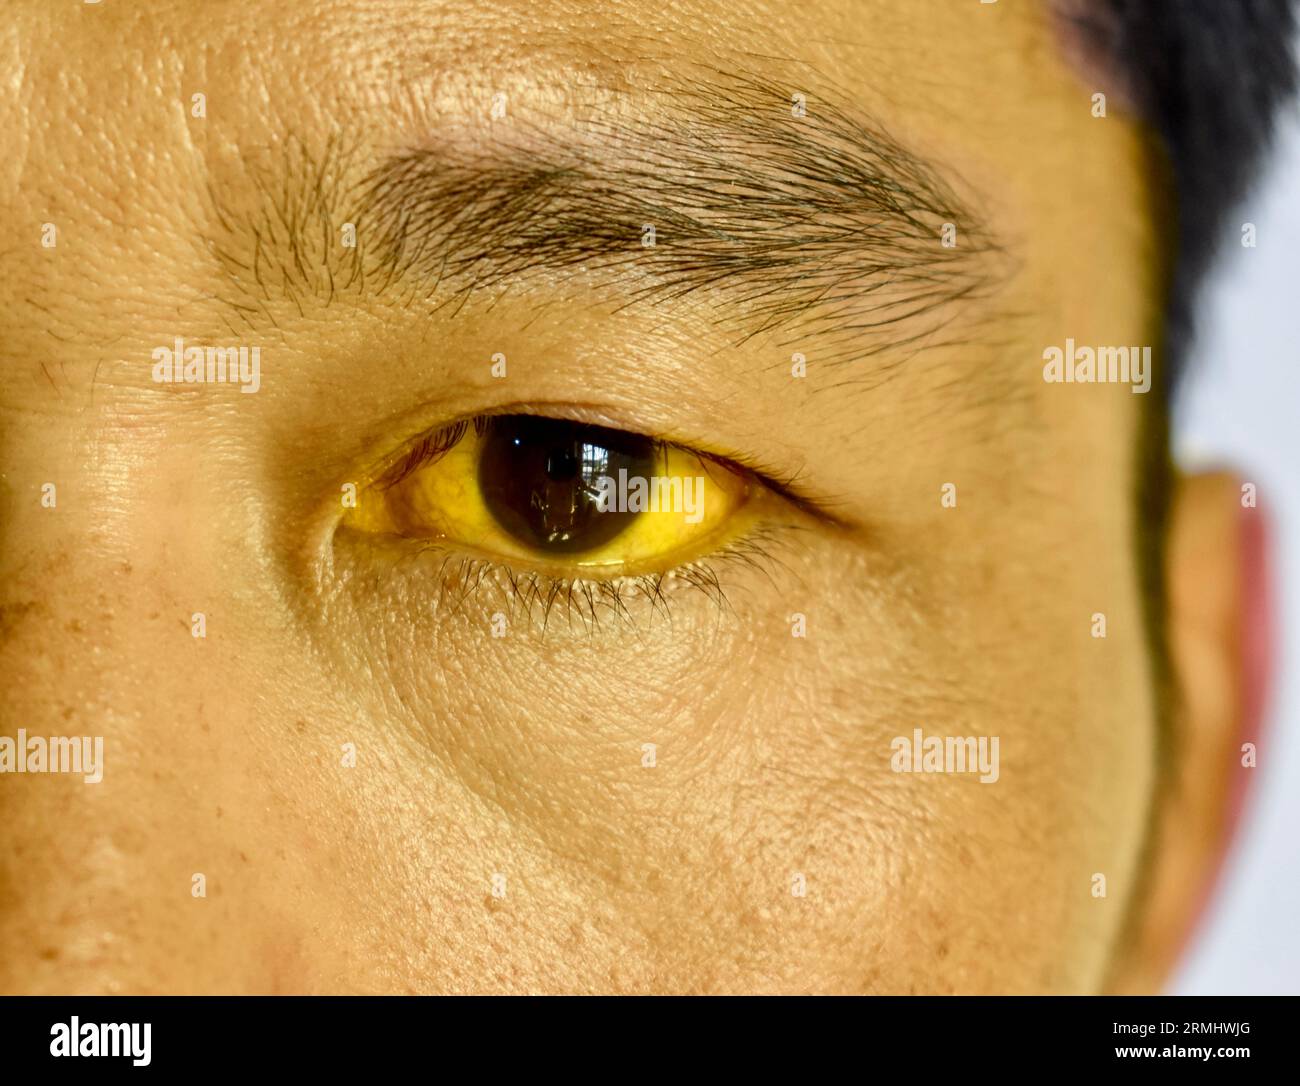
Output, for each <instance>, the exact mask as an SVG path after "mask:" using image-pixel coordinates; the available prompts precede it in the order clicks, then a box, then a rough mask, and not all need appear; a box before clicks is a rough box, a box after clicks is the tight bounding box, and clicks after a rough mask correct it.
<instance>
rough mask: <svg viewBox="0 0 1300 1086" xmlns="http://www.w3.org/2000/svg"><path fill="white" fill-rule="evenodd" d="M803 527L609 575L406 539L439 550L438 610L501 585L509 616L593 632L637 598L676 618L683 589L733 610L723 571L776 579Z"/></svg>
mask: <svg viewBox="0 0 1300 1086" xmlns="http://www.w3.org/2000/svg"><path fill="white" fill-rule="evenodd" d="M490 420H491V416H490V415H478V416H475V417H473V418H466V419H461V420H459V421H457V422H454V423H451V424H449V425H447V426H443V427H441V428H440V429H438V430H435V431H432V432H430V433H429V434H426V435H425V436H424V437H423V438H421V439H419V440H418V441H416V442H415V444H414V445H413V446H411V448H410V449H409V450H408V451H406V452H405V453H403V454H401V455H399V456H398V457H397V458H396V459H395V460H394V461H393V462H392V464H391V465H390V466H389V467H388V468H387V469H386V470H384V471H383V472H382V473H381V474H380V475H379V476H378V478H377V480H376V485H377V486H379V487H380V488H381V489H388V488H391V487H394V486H396V485H398V484H399V483H401V482H402V481H403V480H404V479H406V478H407V477H409V476H410V475H412V474H414V473H415V472H416V471H418V470H419V469H420V468H423V467H427V466H428V465H430V464H433V463H435V462H436V461H437V460H439V459H440V458H441V457H443V456H445V455H446V454H447V453H449V452H450V451H451V450H452V449H454V448H455V447H456V446H457V445H458V444H459V443H460V442H461V441H462V440H464V438H465V437H466V436H467V435H468V434H469V430H470V427H471V426H472V427H473V428H474V431H475V433H477V434H479V435H480V436H481V435H482V434H483V433H484V432H485V430H486V428H487V425H488V423H489V422H490ZM657 445H658V448H659V449H661V450H662V449H667V448H669V447H673V446H674V443H672V442H667V441H660V442H658V443H657ZM676 447H678V448H682V449H684V450H686V451H688V452H690V453H691V454H693V455H695V456H698V457H700V458H701V459H703V460H705V461H709V462H712V463H714V464H716V465H718V466H719V467H721V468H723V469H725V470H729V471H740V472H744V473H746V474H748V475H750V476H751V477H753V478H754V479H755V480H756V481H757V482H758V483H759V484H760V485H761V486H763V487H764V488H765V489H767V490H770V491H772V492H773V493H775V494H777V495H779V496H781V497H782V498H784V499H785V500H787V501H790V502H791V503H792V504H794V505H795V506H796V507H798V508H801V509H804V510H805V511H809V512H811V513H812V514H813V515H814V516H816V517H819V518H823V519H830V518H829V516H828V514H827V513H826V512H825V510H824V509H822V508H820V507H819V506H817V505H816V504H815V503H814V502H813V501H812V500H811V499H809V498H806V497H804V496H802V495H799V494H796V493H794V492H792V491H791V490H790V489H789V486H790V484H791V483H792V482H793V480H786V481H782V480H779V479H775V478H773V477H772V476H771V475H768V474H765V473H763V472H761V471H759V470H756V469H755V468H752V467H747V466H744V465H742V464H739V463H737V462H736V461H733V460H730V459H727V458H725V457H719V456H712V455H710V454H708V453H703V452H700V451H699V450H696V449H694V448H691V447H690V446H685V445H679V446H676ZM800 530H801V529H800V528H799V527H798V526H796V525H793V524H783V525H779V526H778V525H771V524H768V525H760V526H758V527H756V528H754V529H753V530H751V531H750V532H748V533H747V534H746V535H744V536H742V537H740V538H738V539H735V540H733V541H731V542H730V543H728V544H727V545H726V546H724V547H722V548H720V549H719V550H717V551H715V552H714V553H713V554H710V555H708V556H706V557H703V558H698V559H695V560H693V561H691V562H687V563H685V564H683V565H680V566H677V567H675V568H673V569H670V570H666V571H664V572H662V573H652V574H637V575H631V576H625V577H617V578H612V579H611V578H600V579H597V578H586V577H565V576H557V575H554V574H550V573H541V572H538V571H536V570H520V569H516V568H514V567H513V566H510V565H508V564H506V563H504V562H499V561H493V560H491V559H486V558H478V557H472V556H469V555H464V554H460V553H458V552H456V551H454V550H452V549H450V548H448V547H446V546H443V545H442V544H440V543H437V542H433V541H425V542H420V543H415V542H414V541H407V545H408V546H409V545H413V546H415V547H417V548H418V549H417V551H416V557H417V559H419V560H421V561H436V560H437V558H438V556H441V562H440V563H439V564H438V566H437V570H436V572H435V574H434V577H435V579H436V580H438V581H439V582H440V585H439V591H438V599H437V608H438V610H439V611H443V610H444V609H446V608H448V604H449V601H450V613H452V614H455V613H456V612H458V611H460V610H461V609H462V608H463V607H465V605H466V604H467V603H469V602H470V601H471V600H472V599H473V598H475V597H476V596H478V595H479V594H480V592H482V591H484V590H488V589H491V588H496V589H497V590H498V591H500V592H501V593H502V595H503V597H504V598H505V600H506V602H507V604H508V606H509V610H510V614H509V615H508V618H513V617H514V614H515V611H516V609H517V608H521V609H522V610H523V613H524V617H525V619H526V620H527V621H529V622H530V623H531V622H532V621H533V619H534V615H535V613H537V612H538V609H539V608H540V613H539V614H538V617H539V618H540V622H541V628H542V630H543V632H544V631H545V630H546V628H547V626H548V625H549V623H550V620H551V617H552V615H553V614H555V613H556V612H557V609H560V610H562V613H563V614H564V616H565V619H566V621H567V623H568V625H569V626H570V627H572V626H573V624H574V621H575V619H576V620H577V621H578V622H580V623H581V624H582V626H583V627H584V628H585V629H587V631H588V632H589V633H593V634H594V633H595V632H596V631H597V630H598V629H599V628H600V622H601V619H602V617H604V616H605V615H610V616H613V617H615V618H617V619H619V620H621V621H623V622H629V623H631V624H633V625H635V622H634V620H633V617H632V608H633V607H634V606H636V605H637V604H638V603H645V604H648V605H649V608H650V614H651V616H652V617H653V616H655V615H660V616H662V617H663V618H665V619H666V620H669V621H671V612H672V606H673V603H672V601H673V596H674V595H675V594H676V590H677V589H679V588H681V589H687V588H689V589H694V590H696V591H699V592H702V593H703V594H704V596H705V598H706V599H707V600H708V601H709V602H710V603H712V604H713V605H714V606H715V607H716V609H717V610H718V612H719V613H727V612H731V611H732V607H731V601H730V599H729V598H728V595H727V591H726V589H725V588H724V587H723V583H722V576H723V574H724V573H725V572H726V571H727V570H728V569H729V568H743V569H749V570H754V571H758V572H761V573H762V574H764V575H765V576H766V577H768V579H769V580H771V579H772V574H773V572H774V570H776V569H778V568H780V569H783V570H785V571H787V572H788V571H789V567H788V566H787V565H786V564H785V562H784V560H783V559H782V558H781V556H780V553H779V552H780V550H781V549H782V548H783V547H787V546H789V545H790V544H792V543H793V542H794V540H795V538H796V536H797V533H798V532H799V531H800ZM453 563H454V565H453Z"/></svg>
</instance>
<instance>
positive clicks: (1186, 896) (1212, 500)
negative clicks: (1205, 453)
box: [1111, 473, 1272, 993]
mask: <svg viewBox="0 0 1300 1086" xmlns="http://www.w3.org/2000/svg"><path fill="white" fill-rule="evenodd" d="M1247 486H1248V484H1245V483H1244V482H1243V481H1242V480H1240V479H1239V478H1237V477H1236V476H1234V475H1229V474H1226V473H1216V474H1208V475H1194V476H1181V477H1179V479H1178V481H1177V485H1176V493H1175V496H1174V501H1173V507H1172V510H1171V521H1170V533H1169V540H1168V546H1167V551H1166V579H1167V587H1168V601H1167V602H1168V619H1167V642H1168V648H1169V653H1170V663H1171V665H1172V672H1173V675H1172V680H1173V691H1172V694H1173V704H1172V705H1171V706H1170V710H1169V711H1170V725H1171V727H1172V729H1173V733H1174V735H1173V741H1172V743H1171V744H1170V746H1171V751H1170V758H1169V764H1167V765H1165V766H1163V767H1162V773H1161V777H1162V782H1161V792H1160V795H1159V796H1158V797H1157V808H1156V825H1155V830H1154V837H1153V841H1152V848H1151V850H1150V859H1149V861H1148V862H1149V863H1151V864H1153V865H1154V870H1152V871H1151V872H1149V876H1150V879H1151V881H1150V883H1149V884H1148V891H1147V896H1146V900H1145V901H1142V902H1138V903H1136V905H1135V909H1136V910H1137V911H1138V914H1139V916H1138V920H1137V926H1136V932H1135V938H1134V942H1133V944H1132V945H1131V946H1130V947H1129V948H1128V950H1127V952H1126V953H1125V954H1124V955H1123V959H1122V960H1120V961H1117V962H1116V965H1115V974H1114V976H1113V977H1112V983H1111V988H1112V990H1114V991H1119V992H1125V993H1136V992H1155V991H1159V990H1160V988H1161V987H1162V986H1163V984H1164V983H1165V981H1166V980H1167V979H1168V977H1169V974H1170V972H1171V971H1172V969H1173V967H1174V966H1175V965H1176V964H1177V961H1178V957H1179V954H1180V952H1181V951H1182V950H1183V949H1184V948H1185V946H1186V944H1187V942H1188V940H1189V938H1190V936H1191V935H1192V934H1193V933H1194V931H1195V929H1196V925H1197V922H1198V921H1199V920H1200V919H1201V917H1202V916H1203V914H1204V912H1205V910H1206V905H1207V903H1208V901H1209V899H1210V896H1211V891H1212V890H1213V889H1214V884H1215V881H1216V877H1217V875H1218V873H1219V869H1220V868H1221V867H1222V864H1223V859H1224V856H1225V854H1226V852H1227V849H1228V846H1229V844H1230V843H1231V839H1232V834H1233V830H1234V828H1235V825H1236V822H1237V816H1238V814H1239V813H1240V810H1241V806H1242V802H1243V799H1244V797H1245V794H1246V791H1247V788H1248V786H1249V782H1250V780H1251V778H1252V777H1253V775H1254V774H1255V772H1256V770H1255V769H1254V768H1253V766H1254V760H1255V759H1254V752H1255V750H1256V748H1257V747H1258V744H1259V738H1260V737H1259V734H1258V732H1259V727H1260V724H1261V722H1262V718H1263V705H1264V694H1265V691H1266V688H1267V684H1268V664H1269V657H1270V650H1271V641H1272V635H1271V626H1270V621H1269V608H1268V601H1269V594H1270V588H1271V585H1270V584H1269V578H1268V570H1267V532H1266V529H1265V522H1264V519H1263V515H1262V514H1261V512H1260V510H1259V509H1258V508H1256V507H1255V506H1254V502H1253V498H1254V494H1253V487H1252V488H1250V489H1249V490H1247V489H1246V487H1247ZM1246 744H1250V746H1249V747H1247V746H1246Z"/></svg>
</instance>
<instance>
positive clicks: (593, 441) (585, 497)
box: [478, 415, 655, 554]
mask: <svg viewBox="0 0 1300 1086" xmlns="http://www.w3.org/2000/svg"><path fill="white" fill-rule="evenodd" d="M654 453H655V443H654V440H653V439H652V438H648V437H645V436H643V435H641V434H629V433H627V432H625V431H623V430H610V429H607V428H605V427H603V426H587V425H584V424H582V423H576V422H569V421H566V420H563V419H548V418H541V417H540V416H537V415H498V416H495V417H493V418H491V419H489V420H488V423H487V430H486V432H485V433H484V436H483V442H482V451H481V452H480V454H479V463H478V484H479V490H480V491H481V492H482V494H483V500H484V502H485V503H486V504H487V507H488V510H489V511H490V512H491V513H492V515H493V517H495V518H496V520H497V523H498V524H500V525H501V527H502V528H503V529H504V530H505V531H507V532H509V533H510V534H511V535H512V536H514V537H515V538H516V539H518V540H520V541H521V542H523V543H525V544H527V545H529V546H531V547H534V548H536V549H538V550H542V551H547V552H550V553H552V554H576V553H581V552H582V551H589V550H595V549H596V548H597V547H599V546H601V545H603V544H605V543H608V542H609V541H610V540H611V539H613V538H614V537H615V536H617V535H618V534H619V533H620V532H622V531H623V530H624V529H625V528H626V527H627V526H628V525H629V524H631V522H632V520H633V519H634V518H635V517H636V516H637V514H636V513H625V512H618V511H616V509H613V508H611V509H610V510H609V511H607V512H601V510H600V508H599V507H598V505H597V498H598V496H599V494H600V490H599V487H598V483H597V480H598V479H599V478H600V477H601V476H608V477H609V478H611V479H613V480H614V481H615V482H616V483H617V481H618V478H619V474H618V473H619V469H620V468H621V469H623V470H625V471H626V472H627V475H628V478H632V477H634V476H641V477H643V478H647V479H648V478H649V477H650V476H651V475H652V474H653V473H654Z"/></svg>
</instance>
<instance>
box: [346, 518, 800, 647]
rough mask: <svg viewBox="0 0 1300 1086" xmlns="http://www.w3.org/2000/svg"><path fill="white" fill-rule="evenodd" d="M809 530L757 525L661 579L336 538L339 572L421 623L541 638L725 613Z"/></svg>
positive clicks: (368, 537) (430, 544)
mask: <svg viewBox="0 0 1300 1086" xmlns="http://www.w3.org/2000/svg"><path fill="white" fill-rule="evenodd" d="M808 530H809V529H808V527H807V526H806V525H799V524H796V523H793V522H784V523H782V522H768V523H762V522H757V523H755V524H754V525H752V526H751V530H749V531H748V532H746V533H744V534H741V535H738V536H736V537H735V538H733V539H731V540H730V541H729V542H727V543H726V544H724V545H723V546H721V547H720V548H718V549H717V550H715V551H713V552H712V553H709V554H706V555H703V556H701V557H700V558H697V559H695V560H692V561H689V562H686V563H683V564H681V565H679V566H676V567H674V568H672V569H668V570H665V571H663V572H662V573H641V574H627V575H621V576H616V577H611V578H593V577H586V576H583V575H582V574H581V572H575V573H569V574H559V573H547V572H542V571H538V570H533V569H525V568H521V567H514V566H511V565H509V564H508V563H505V562H501V561H499V560H495V559H488V558H482V557H477V556H473V555H469V554H467V553H465V552H464V551H461V550H459V549H457V548H455V547H454V546H448V545H444V544H442V543H439V542H437V541H430V540H412V539H408V538H405V537H394V536H376V535H375V534H373V533H369V532H359V531H356V530H353V529H348V528H346V527H340V529H339V530H338V531H337V532H336V534H335V547H336V548H338V549H339V550H341V551H343V552H346V553H347V555H348V560H347V562H345V563H341V564H342V565H343V566H344V567H345V568H348V567H350V568H351V569H352V570H353V571H354V572H358V573H367V574H370V575H371V576H368V577H366V578H365V579H366V581H367V582H370V583H373V584H375V586H376V587H377V588H378V589H379V590H380V591H385V590H388V591H391V592H392V593H393V594H394V596H395V597H396V598H398V599H401V600H403V601H404V602H408V603H409V602H410V601H414V600H421V599H422V600H423V601H424V602H423V603H422V604H421V605H420V610H421V613H422V614H425V615H428V614H430V613H432V614H433V615H434V616H435V617H436V616H444V617H446V616H452V615H462V616H477V617H478V619H480V620H482V619H486V618H489V617H491V616H492V615H493V614H494V613H496V612H497V611H500V612H502V613H504V614H506V615H507V616H509V617H510V619H511V621H514V620H516V619H518V618H519V617H521V616H522V617H523V618H525V619H526V620H527V621H531V622H534V623H537V624H538V625H539V628H541V629H543V630H544V629H545V628H546V625H547V623H548V622H549V621H551V620H552V618H553V617H554V616H556V615H558V616H559V617H560V618H561V619H563V620H566V621H567V622H568V623H570V624H573V623H578V624H580V625H581V626H582V627H583V628H588V627H591V626H592V625H593V624H594V625H597V626H598V625H600V623H602V622H603V621H606V620H608V619H610V618H614V619H617V620H619V621H622V622H629V623H631V624H632V625H634V626H636V625H639V624H640V622H641V621H643V620H650V621H653V619H654V617H655V616H661V617H668V616H669V615H671V613H672V612H673V610H675V609H676V608H677V607H679V606H690V605H692V601H696V600H698V601H701V602H704V603H706V604H707V605H708V606H711V607H714V608H716V609H717V610H719V611H723V612H726V611H729V610H731V609H732V606H731V602H730V600H731V595H732V593H733V592H734V591H735V590H736V589H737V588H739V587H740V586H741V584H742V583H746V584H748V583H749V582H753V581H755V578H758V579H759V580H758V582H757V583H761V584H763V585H765V586H768V587H770V586H771V585H772V584H774V583H775V582H776V580H777V578H778V577H779V576H780V575H781V574H782V573H783V572H784V573H786V574H790V567H789V565H788V564H787V562H786V560H785V559H786V558H787V557H788V556H789V555H790V554H791V552H792V551H793V550H795V549H797V548H798V547H799V546H800V545H801V542H802V541H803V536H802V533H804V532H806V531H808ZM372 577H373V578H374V580H373V581H372V580H371V578H372ZM394 582H397V583H394Z"/></svg>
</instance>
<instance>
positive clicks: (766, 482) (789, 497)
mask: <svg viewBox="0 0 1300 1086" xmlns="http://www.w3.org/2000/svg"><path fill="white" fill-rule="evenodd" d="M539 408H550V409H551V410H553V411H556V412H559V411H561V410H562V408H563V405H561V404H539V405H527V404H507V405H502V406H500V407H493V408H490V409H485V410H480V411H477V412H475V413H474V414H473V415H463V416H461V417H460V418H458V419H454V420H453V421H451V422H446V423H443V424H441V425H439V426H436V427H434V428H432V429H429V430H426V431H425V432H424V433H423V434H422V435H420V436H419V437H417V438H415V439H414V440H413V441H410V442H408V443H407V444H406V445H403V446H402V447H401V448H400V449H398V450H397V451H396V452H395V453H393V454H391V455H390V456H389V458H388V460H387V466H385V467H382V468H381V469H380V470H379V471H378V472H377V473H376V475H375V476H374V483H375V485H378V486H379V487H380V488H381V489H389V488H391V487H393V486H396V485H397V484H398V483H400V482H402V481H403V480H404V479H406V478H407V477H409V476H410V475H411V474H412V473H413V472H415V471H417V470H418V469H420V468H421V467H427V466H428V465H430V464H433V463H436V462H437V460H439V459H441V457H442V456H445V455H446V454H447V453H448V452H450V451H451V450H452V449H453V448H455V447H456V445H458V444H459V443H460V442H461V441H462V440H463V439H464V438H465V437H466V435H467V434H468V432H469V428H470V426H473V427H474V428H475V431H476V432H477V433H479V434H482V432H483V428H484V427H485V426H486V424H487V421H488V420H489V419H492V418H498V417H502V416H507V415H535V416H537V417H539V418H554V419H559V420H564V421H571V422H574V423H576V424H580V425H581V424H589V425H592V426H600V427H603V428H606V429H616V430H623V431H624V432H627V433H641V431H636V430H630V429H628V428H627V427H626V426H621V425H617V424H616V423H615V424H611V422H610V421H608V420H604V419H602V421H601V422H599V423H595V422H592V423H587V420H585V419H580V418H575V417H573V416H571V415H564V414H549V413H547V412H546V411H544V410H539ZM644 436H647V437H650V438H652V439H653V440H654V441H655V443H656V445H657V446H658V447H659V448H662V449H676V450H678V451H680V452H684V453H688V454H690V455H692V456H697V457H699V458H700V459H701V460H706V461H709V462H710V463H714V464H717V465H718V466H719V467H722V468H724V469H726V470H728V471H732V472H735V473H736V474H738V475H743V476H747V477H750V478H752V479H754V480H755V481H757V482H758V483H760V484H761V485H762V486H763V487H764V488H765V489H767V490H769V491H771V492H772V493H773V494H776V495H777V496H778V497H780V498H782V499H784V500H785V501H788V502H789V503H790V504H791V505H793V506H794V507H795V508H796V509H799V510H800V511H802V512H804V513H806V514H808V515H809V516H811V517H812V518H813V519H814V520H817V521H820V522H822V523H825V524H829V525H832V526H835V527H841V528H852V527H856V525H855V524H854V522H853V521H851V520H849V519H848V518H846V517H843V516H841V515H839V514H837V513H836V512H835V511H834V508H833V507H834V505H835V504H836V503H835V502H834V501H833V499H831V498H829V497H827V496H825V495H817V494H814V493H812V492H811V491H810V490H808V489H806V488H804V487H803V486H802V485H801V484H800V482H799V478H800V476H801V474H802V472H801V471H795V472H780V471H778V470H776V469H774V468H773V467H771V466H770V465H766V464H763V463H762V462H760V461H759V460H757V459H755V458H751V457H748V456H745V455H744V454H740V453H717V452H712V451H710V450H707V449H702V448H700V447H699V446H697V445H694V444H691V443H689V442H686V441H681V440H678V439H674V438H664V437H660V436H658V435H655V434H646V435H644Z"/></svg>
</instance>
